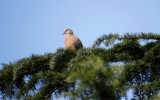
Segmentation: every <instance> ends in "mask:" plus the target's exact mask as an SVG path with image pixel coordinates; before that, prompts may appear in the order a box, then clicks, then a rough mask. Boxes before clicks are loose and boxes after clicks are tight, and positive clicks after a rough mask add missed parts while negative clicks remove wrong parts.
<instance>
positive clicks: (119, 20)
mask: <svg viewBox="0 0 160 100" xmlns="http://www.w3.org/2000/svg"><path fill="white" fill-rule="evenodd" d="M66 28H71V29H72V30H73V32H74V34H75V35H76V36H78V37H79V38H80V39H81V41H82V43H83V45H84V46H85V47H90V46H91V45H92V44H93V42H94V41H95V40H96V38H98V37H99V36H101V35H103V34H109V33H111V32H112V33H120V34H124V33H126V32H155V33H160V0H0V37H1V39H0V63H9V62H10V61H13V62H14V61H17V60H18V59H21V58H23V57H29V56H31V55H32V54H44V53H48V52H53V53H54V52H55V51H56V50H57V49H58V48H64V38H65V35H62V33H63V32H64V31H65V29H66ZM1 67H2V66H1V65H0V68H1Z"/></svg>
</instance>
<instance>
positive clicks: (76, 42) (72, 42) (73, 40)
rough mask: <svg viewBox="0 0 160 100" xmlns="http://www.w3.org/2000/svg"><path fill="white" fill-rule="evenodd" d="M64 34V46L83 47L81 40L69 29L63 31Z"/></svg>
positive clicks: (76, 48) (70, 47)
mask: <svg viewBox="0 0 160 100" xmlns="http://www.w3.org/2000/svg"><path fill="white" fill-rule="evenodd" d="M64 34H66V37H65V48H66V49H72V50H78V49H79V48H83V45H82V42H81V40H80V39H79V38H78V37H76V36H75V35H74V34H73V31H72V30H71V29H66V31H65V32H64Z"/></svg>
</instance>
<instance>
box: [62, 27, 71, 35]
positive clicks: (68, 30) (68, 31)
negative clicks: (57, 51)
mask: <svg viewBox="0 0 160 100" xmlns="http://www.w3.org/2000/svg"><path fill="white" fill-rule="evenodd" d="M63 34H70V35H73V31H72V30H71V29H69V28H68V29H66V30H65V32H64V33H63Z"/></svg>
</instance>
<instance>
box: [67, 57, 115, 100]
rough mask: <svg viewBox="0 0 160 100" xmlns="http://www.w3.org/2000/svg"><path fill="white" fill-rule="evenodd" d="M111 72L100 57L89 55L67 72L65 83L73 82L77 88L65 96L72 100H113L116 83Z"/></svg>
mask: <svg viewBox="0 0 160 100" xmlns="http://www.w3.org/2000/svg"><path fill="white" fill-rule="evenodd" d="M113 71H114V70H112V68H111V67H110V66H109V65H108V66H107V67H106V65H105V63H104V62H103V60H101V59H100V57H98V56H93V55H91V56H89V57H87V59H85V60H83V61H80V62H78V64H77V66H75V67H74V68H72V70H71V71H70V72H69V75H68V77H67V81H68V82H71V83H72V82H75V85H76V86H77V87H76V88H75V89H73V90H71V91H69V92H68V93H67V94H65V95H67V96H71V99H73V100H75V99H78V98H81V99H84V100H89V99H97V100H105V99H106V98H107V100H114V99H116V94H115V92H116V91H115V90H116V89H115V87H116V85H117V84H118V83H117V80H116V77H115V76H114V73H113Z"/></svg>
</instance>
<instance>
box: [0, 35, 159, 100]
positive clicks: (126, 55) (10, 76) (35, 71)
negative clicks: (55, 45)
mask: <svg viewBox="0 0 160 100" xmlns="http://www.w3.org/2000/svg"><path fill="white" fill-rule="evenodd" d="M102 43H103V44H104V46H101V44H102ZM129 89H132V90H133V91H134V92H133V94H134V96H135V97H136V98H139V99H140V100H143V99H147V98H148V99H150V98H157V97H158V96H157V97H156V96H155V95H156V94H158V93H159V91H160V35H159V34H154V33H127V34H125V35H123V36H120V35H118V34H109V35H103V36H101V37H99V38H98V39H97V40H96V41H95V43H94V44H93V46H92V47H91V48H83V49H80V50H78V51H72V50H65V49H63V48H62V49H58V50H57V52H55V53H48V54H44V55H32V56H31V57H29V58H22V59H20V60H18V61H16V62H14V63H12V62H11V63H10V64H3V68H2V69H0V94H1V95H2V98H9V99H26V100H28V99H30V100H44V99H51V98H52V95H56V96H58V97H61V96H62V97H69V98H70V99H73V100H74V99H82V100H84V99H95V100H106V99H107V100H117V99H120V98H121V97H123V96H125V93H126V92H127V90H129Z"/></svg>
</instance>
